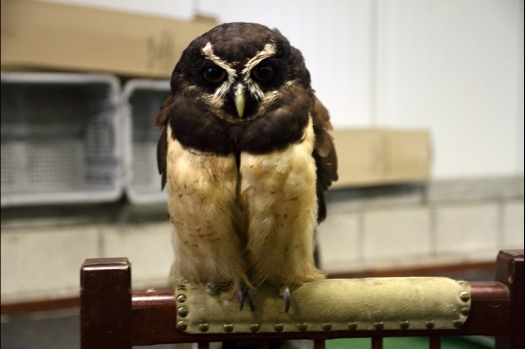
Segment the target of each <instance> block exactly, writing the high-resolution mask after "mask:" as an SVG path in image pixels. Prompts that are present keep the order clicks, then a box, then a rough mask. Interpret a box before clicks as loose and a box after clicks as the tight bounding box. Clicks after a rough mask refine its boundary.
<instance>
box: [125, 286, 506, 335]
mask: <svg viewBox="0 0 525 349" xmlns="http://www.w3.org/2000/svg"><path fill="white" fill-rule="evenodd" d="M470 285H471V296H472V306H471V315H470V316H469V318H468V320H467V321H466V322H465V324H464V325H463V326H462V328H461V329H458V330H411V331H406V330H384V331H379V330H378V331H374V336H375V335H377V336H382V337H392V336H413V335H417V336H429V335H480V334H484V335H492V336H496V335H511V326H510V324H509V321H508V314H509V312H510V292H509V289H508V287H507V286H506V285H504V284H502V283H500V282H471V283H470ZM132 309H133V310H132V313H133V316H132V320H133V321H132V330H131V332H132V333H133V334H134V335H133V339H132V341H133V343H134V345H149V344H154V343H158V342H156V341H158V340H159V339H160V340H161V342H162V343H171V342H174V343H176V342H185V341H196V340H195V338H196V337H195V335H191V334H187V333H185V332H182V331H178V330H177V329H176V328H177V306H176V300H175V295H174V291H173V290H172V289H159V290H155V291H151V290H150V291H149V292H148V291H135V292H134V293H133V296H132ZM479 314H482V315H481V316H480V315H479ZM298 336H301V337H302V338H310V339H333V338H342V337H370V336H371V332H370V331H359V330H356V331H351V332H350V331H348V332H347V331H333V332H306V333H302V334H297V333H295V334H294V333H246V334H245V335H244V338H246V340H256V339H264V338H271V339H277V338H297V337H298ZM198 338H206V340H209V341H224V340H234V339H236V338H238V335H235V334H226V333H225V334H203V335H199V336H198Z"/></svg>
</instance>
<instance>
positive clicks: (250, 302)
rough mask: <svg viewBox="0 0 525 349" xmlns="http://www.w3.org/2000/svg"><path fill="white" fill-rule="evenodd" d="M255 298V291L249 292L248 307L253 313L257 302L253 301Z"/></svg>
mask: <svg viewBox="0 0 525 349" xmlns="http://www.w3.org/2000/svg"><path fill="white" fill-rule="evenodd" d="M254 296H255V291H252V290H249V291H248V305H249V306H250V309H251V311H255V302H254V301H253V297H254Z"/></svg>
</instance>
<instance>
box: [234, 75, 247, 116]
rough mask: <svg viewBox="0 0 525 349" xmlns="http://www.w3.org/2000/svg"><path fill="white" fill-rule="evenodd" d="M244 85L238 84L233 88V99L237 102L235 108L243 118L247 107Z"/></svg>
mask: <svg viewBox="0 0 525 349" xmlns="http://www.w3.org/2000/svg"><path fill="white" fill-rule="evenodd" d="M244 90H245V87H244V84H242V83H238V84H237V85H235V86H234V87H233V99H234V101H235V108H236V109H237V115H239V118H242V116H243V115H244V107H245V105H246V97H245V96H244Z"/></svg>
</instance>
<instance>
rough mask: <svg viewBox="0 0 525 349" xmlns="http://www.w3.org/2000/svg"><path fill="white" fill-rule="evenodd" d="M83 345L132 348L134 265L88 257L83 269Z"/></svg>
mask: <svg viewBox="0 0 525 349" xmlns="http://www.w3.org/2000/svg"><path fill="white" fill-rule="evenodd" d="M80 309H81V310H80V323H81V326H80V327H81V333H80V347H81V348H82V349H131V265H130V263H129V262H128V260H127V259H126V258H95V259H86V261H85V262H84V264H83V265H82V269H81V272H80Z"/></svg>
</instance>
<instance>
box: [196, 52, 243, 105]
mask: <svg viewBox="0 0 525 349" xmlns="http://www.w3.org/2000/svg"><path fill="white" fill-rule="evenodd" d="M202 54H203V55H204V57H206V59H208V60H210V61H211V62H213V63H214V64H215V65H216V66H218V67H220V68H222V69H224V71H226V73H227V74H228V80H226V81H224V82H223V83H222V84H221V86H219V88H218V89H217V90H216V91H215V97H216V98H223V97H224V96H225V95H226V93H228V91H229V90H230V88H231V87H232V85H233V83H234V81H235V78H236V77H237V72H236V71H235V69H233V68H232V67H230V65H229V64H228V62H227V61H224V60H222V59H220V58H219V57H218V56H217V55H215V53H213V45H212V44H211V42H208V43H207V44H206V46H204V47H203V48H202Z"/></svg>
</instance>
